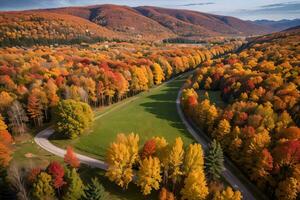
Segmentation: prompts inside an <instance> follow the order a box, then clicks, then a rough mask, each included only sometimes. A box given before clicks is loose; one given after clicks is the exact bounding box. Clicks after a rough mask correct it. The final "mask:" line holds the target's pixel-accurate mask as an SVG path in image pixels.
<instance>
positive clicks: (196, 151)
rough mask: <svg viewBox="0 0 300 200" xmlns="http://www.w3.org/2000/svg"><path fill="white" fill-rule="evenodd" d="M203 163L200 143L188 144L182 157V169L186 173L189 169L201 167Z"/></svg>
mask: <svg viewBox="0 0 300 200" xmlns="http://www.w3.org/2000/svg"><path fill="white" fill-rule="evenodd" d="M203 164H204V159H203V150H202V147H201V145H200V144H190V145H189V147H188V149H187V151H186V153H185V157H184V162H183V169H184V173H185V174H186V175H187V174H189V173H190V172H191V171H196V170H198V169H202V168H203Z"/></svg>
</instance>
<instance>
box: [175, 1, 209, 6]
mask: <svg viewBox="0 0 300 200" xmlns="http://www.w3.org/2000/svg"><path fill="white" fill-rule="evenodd" d="M212 4H215V3H213V2H204V3H188V4H183V5H178V6H205V5H212Z"/></svg>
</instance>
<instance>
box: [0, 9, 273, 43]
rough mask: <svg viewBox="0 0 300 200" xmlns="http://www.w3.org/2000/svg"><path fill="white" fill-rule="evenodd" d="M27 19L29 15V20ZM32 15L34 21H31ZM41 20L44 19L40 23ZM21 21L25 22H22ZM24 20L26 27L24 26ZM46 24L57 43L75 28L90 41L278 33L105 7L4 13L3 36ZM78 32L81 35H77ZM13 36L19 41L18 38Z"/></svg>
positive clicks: (208, 17) (206, 18) (233, 22)
mask: <svg viewBox="0 0 300 200" xmlns="http://www.w3.org/2000/svg"><path fill="white" fill-rule="evenodd" d="M24 15H26V17H25V18H24ZM31 15H34V17H33V18H32V17H30V16H31ZM48 16H49V17H48ZM39 17H40V18H41V19H39V20H37V18H39ZM53 18H55V19H56V21H55V22H54V21H53V22H51V20H53ZM18 19H22V20H23V21H22V20H21V22H20V20H18ZM76 19H77V21H78V22H80V28H79V29H78V30H76V29H77V28H76V27H75V26H74V21H76ZM24 20H25V21H26V23H22V22H24ZM44 21H46V22H47V23H48V24H47V25H46V26H45V27H54V28H55V31H52V30H51V28H50V29H49V30H48V32H45V33H43V35H42V36H43V37H44V36H51V38H54V39H57V37H56V36H59V37H58V38H59V39H63V38H67V37H66V36H65V35H66V34H67V33H66V32H67V31H66V30H67V29H66V28H68V27H72V30H73V31H72V35H73V36H74V38H75V39H76V38H78V37H80V38H86V39H87V40H89V39H90V38H93V37H96V36H97V37H105V38H119V39H134V40H136V39H138V40H150V41H157V40H163V39H167V38H177V37H181V38H182V37H183V38H190V39H203V38H207V37H221V36H249V35H260V34H266V33H270V32H272V31H274V28H272V27H270V26H265V25H258V24H256V23H254V22H250V21H244V20H241V19H238V18H235V17H230V16H221V15H214V14H208V13H202V12H197V11H191V10H179V9H167V8H159V7H151V6H141V7H128V6H119V5H111V4H104V5H93V6H86V7H64V8H53V9H39V10H30V11H18V12H0V25H1V27H0V36H1V34H2V35H4V36H5V34H6V33H7V32H8V31H7V30H8V29H10V28H11V26H10V24H11V22H12V23H14V24H16V23H20V25H21V24H25V25H26V26H25V27H23V28H22V29H24V30H22V32H21V33H26V34H25V36H22V37H21V38H24V37H30V35H31V32H32V30H33V29H40V26H41V23H43V22H44ZM29 24H30V26H29ZM59 24H63V25H64V27H65V29H63V30H61V29H59ZM21 26H22V25H21ZM97 27H98V28H97ZM16 29H18V28H16ZM76 31H78V32H80V34H76ZM2 32H3V33H2ZM27 32H29V33H27ZM18 33H19V32H18ZM34 34H35V37H36V38H39V35H36V34H39V32H37V33H35V32H34ZM64 34H65V35H64ZM10 35H11V33H10ZM10 35H9V36H10ZM13 36H14V37H15V34H13ZM13 39H15V38H13ZM8 42H9V41H8Z"/></svg>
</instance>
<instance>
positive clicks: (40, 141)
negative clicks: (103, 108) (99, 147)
mask: <svg viewBox="0 0 300 200" xmlns="http://www.w3.org/2000/svg"><path fill="white" fill-rule="evenodd" d="M192 72H193V71H190V72H186V73H184V74H182V75H180V76H177V77H174V78H172V79H170V80H168V81H166V82H164V83H163V84H161V85H159V86H157V87H155V88H153V89H157V88H160V87H161V86H163V85H165V84H168V83H170V82H172V81H174V80H175V79H178V78H181V77H182V76H185V75H189V74H191V73H192ZM151 90H152V89H151ZM138 98H140V96H135V97H131V99H130V100H126V101H124V102H121V103H120V104H119V105H116V106H115V107H114V108H112V109H110V110H108V111H107V112H104V113H102V114H100V115H98V116H96V117H95V119H99V118H101V117H103V116H105V115H107V114H108V113H110V112H112V111H114V110H115V109H117V108H119V107H121V106H124V105H126V104H128V103H130V102H132V101H134V100H136V99H138ZM53 133H54V129H53V127H49V128H47V129H44V130H43V131H41V132H39V133H38V134H37V135H36V136H35V137H34V141H35V143H36V144H37V145H39V146H40V147H42V148H43V149H45V150H46V151H48V152H50V153H53V154H54V155H56V156H58V157H62V158H63V157H64V155H65V154H66V150H65V149H61V148H59V147H57V146H55V145H53V144H52V143H51V142H50V141H49V140H48V138H49V137H50V136H51V135H52V134H53ZM76 156H77V157H78V159H79V161H80V162H81V163H84V164H87V165H89V166H90V167H96V168H100V169H104V170H106V169H107V164H106V163H105V162H104V161H102V160H97V159H94V158H90V157H88V156H85V155H82V154H78V153H76Z"/></svg>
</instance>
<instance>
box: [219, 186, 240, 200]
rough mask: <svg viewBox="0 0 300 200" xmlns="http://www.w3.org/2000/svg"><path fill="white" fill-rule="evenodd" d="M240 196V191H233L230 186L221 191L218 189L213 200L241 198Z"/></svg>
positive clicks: (238, 199) (235, 199) (237, 199)
mask: <svg viewBox="0 0 300 200" xmlns="http://www.w3.org/2000/svg"><path fill="white" fill-rule="evenodd" d="M242 198H243V197H242V194H241V192H240V191H233V190H232V188H231V187H226V189H225V190H223V191H222V192H220V191H218V192H217V193H216V194H215V195H214V198H213V200H241V199H242Z"/></svg>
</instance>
